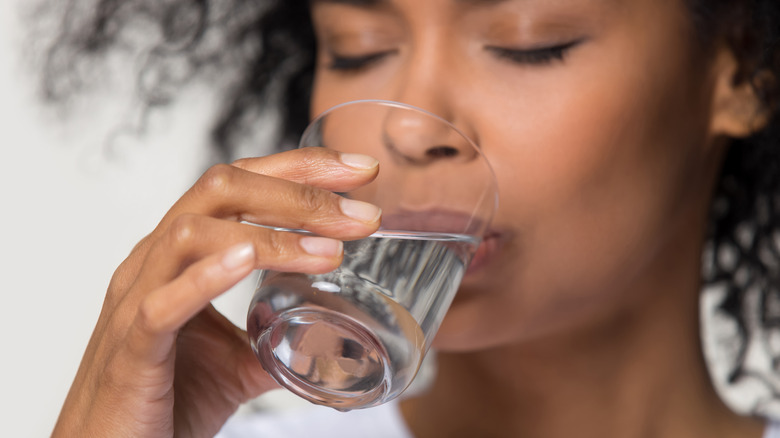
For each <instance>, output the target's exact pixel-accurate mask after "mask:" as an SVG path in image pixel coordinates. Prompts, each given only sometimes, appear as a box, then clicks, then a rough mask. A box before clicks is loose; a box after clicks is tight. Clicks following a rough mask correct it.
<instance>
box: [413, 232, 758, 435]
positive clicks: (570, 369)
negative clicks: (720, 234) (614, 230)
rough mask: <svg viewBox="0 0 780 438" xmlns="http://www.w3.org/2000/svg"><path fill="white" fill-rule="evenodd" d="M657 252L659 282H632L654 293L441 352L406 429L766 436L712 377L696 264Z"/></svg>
mask: <svg viewBox="0 0 780 438" xmlns="http://www.w3.org/2000/svg"><path fill="white" fill-rule="evenodd" d="M692 251H698V247H697V248H693V250H692ZM696 254H697V253H696V252H693V255H694V256H693V257H690V256H688V257H687V259H688V260H693V261H696V262H697V261H698V255H696ZM658 259H659V260H662V262H659V263H662V264H665V265H666V266H658V267H657V268H660V269H658V270H653V272H662V273H665V274H666V275H664V276H663V278H664V280H663V283H664V284H663V285H660V284H657V283H655V282H651V281H643V282H641V283H639V284H645V285H652V288H650V289H648V290H646V291H642V292H643V293H641V294H638V295H637V296H642V297H646V298H645V299H643V300H641V302H636V303H632V304H631V306H630V307H629V308H628V309H625V311H624V312H622V313H621V314H620V315H619V316H611V317H604V318H600V319H599V320H597V321H591V322H590V323H589V324H587V326H586V327H585V328H583V327H578V329H577V330H576V333H566V334H556V335H554V336H549V337H546V338H544V339H543V340H537V341H530V342H523V343H518V344H517V345H511V346H504V347H501V348H496V349H491V350H485V351H479V352H471V353H460V354H456V353H440V354H439V355H438V363H439V368H438V377H437V379H436V381H435V382H434V383H433V386H432V387H431V389H430V390H429V391H428V392H426V393H425V394H424V395H422V396H420V397H417V398H414V399H410V400H407V401H405V402H404V403H402V412H403V414H404V416H405V417H406V419H407V421H408V423H409V426H410V428H411V429H412V430H413V431H414V432H415V435H416V436H418V437H420V438H423V437H426V436H452V437H458V436H495V437H500V436H513V437H524V438H536V437H544V438H557V437H575V436H576V437H578V438H579V437H582V438H587V437H594V438H595V437H599V438H610V437H625V438H633V437H637V438H640V437H641V438H652V437H667V438H668V437H693V436H707V437H741V438H759V437H761V436H762V433H763V432H762V431H763V424H762V422H760V421H758V420H756V419H750V418H743V417H739V416H737V415H736V414H734V413H732V412H731V411H730V410H729V409H728V408H727V407H726V406H725V405H724V404H723V403H722V402H721V400H720V398H719V397H718V395H717V394H716V393H715V390H714V389H713V386H712V383H711V381H710V378H709V374H708V372H707V367H706V364H705V360H704V358H703V354H702V353H701V343H700V328H699V321H698V318H697V317H692V315H698V312H699V311H698V299H699V294H698V291H699V271H698V263H696V262H692V263H689V264H688V265H687V266H686V265H681V264H680V257H670V258H662V257H659V258H658ZM453 382H457V383H453Z"/></svg>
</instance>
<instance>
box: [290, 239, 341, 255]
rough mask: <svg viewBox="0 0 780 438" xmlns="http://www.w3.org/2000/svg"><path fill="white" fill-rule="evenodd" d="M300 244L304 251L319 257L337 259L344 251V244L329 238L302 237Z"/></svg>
mask: <svg viewBox="0 0 780 438" xmlns="http://www.w3.org/2000/svg"><path fill="white" fill-rule="evenodd" d="M298 243H299V245H301V248H303V250H304V251H306V252H307V253H309V254H311V255H313V256H318V257H336V256H338V255H339V254H341V251H342V250H343V249H344V242H342V241H340V240H335V239H328V238H327V237H309V236H307V237H301V239H300V240H299V241H298Z"/></svg>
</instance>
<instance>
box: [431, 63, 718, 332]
mask: <svg viewBox="0 0 780 438" xmlns="http://www.w3.org/2000/svg"><path fill="white" fill-rule="evenodd" d="M623 53H625V52H623ZM629 53H630V52H629ZM645 53H647V51H645ZM599 65H600V68H598V69H596V68H594V69H593V71H587V70H580V71H578V72H577V75H576V76H572V77H570V78H568V79H567V80H563V79H562V78H561V80H559V81H558V84H559V86H558V87H557V88H556V89H555V90H550V89H549V87H548V88H547V89H546V90H545V92H544V94H542V93H540V94H538V95H533V92H531V93H529V95H527V96H524V97H525V99H526V101H530V102H534V104H533V105H524V104H522V103H520V102H519V101H518V100H516V101H514V102H513V103H512V104H511V105H508V106H506V105H505V106H503V107H501V108H499V110H498V111H495V112H494V113H492V117H489V118H488V117H485V118H484V119H482V121H481V122H480V123H484V125H483V126H502V127H504V129H501V130H497V129H495V130H492V131H491V130H490V129H483V130H482V133H483V134H484V135H483V136H482V142H483V147H484V148H485V151H486V153H487V155H488V158H489V159H490V160H491V162H492V163H493V164H494V167H495V170H496V173H497V174H498V175H499V179H500V185H501V191H502V199H501V205H502V210H501V212H500V213H499V218H498V219H497V222H500V223H499V225H501V226H506V227H511V229H513V230H515V232H516V233H517V234H516V235H517V239H516V240H515V241H514V242H513V244H512V245H510V246H509V247H507V248H506V253H505V257H504V260H505V261H504V262H503V265H502V266H500V267H498V268H497V270H498V271H500V273H498V274H496V275H492V278H493V279H492V280H486V283H485V284H483V285H482V286H480V288H481V289H482V288H484V289H490V290H486V291H485V293H484V294H485V295H486V296H487V294H495V295H493V296H499V297H500V299H494V300H493V301H492V302H489V301H488V300H484V301H479V300H476V299H475V300H473V302H472V305H471V306H462V307H461V309H458V308H455V307H454V308H453V312H452V316H453V320H452V321H451V322H452V325H450V324H449V323H448V324H447V325H445V326H444V328H443V330H442V332H443V333H444V336H443V338H442V340H441V342H442V345H445V346H446V345H447V344H448V341H447V338H448V336H447V335H446V334H447V331H446V330H445V329H448V330H449V328H448V327H456V326H460V327H463V326H468V325H469V321H471V322H472V323H473V321H476V320H478V315H480V314H482V315H484V314H492V315H494V316H495V318H491V320H490V321H488V322H486V323H480V324H481V327H482V328H483V329H484V332H482V333H481V334H477V331H473V332H471V334H470V335H469V336H470V337H472V340H473V341H474V342H475V343H479V342H484V339H493V340H494V341H495V342H500V338H501V337H506V338H507V339H508V338H509V337H512V336H518V333H523V336H533V335H534V334H538V333H539V332H546V331H549V330H553V329H555V328H556V327H557V328H560V327H562V326H567V325H569V324H574V323H575V321H582V319H587V318H589V317H593V316H595V315H597V314H603V313H604V312H611V311H615V310H617V308H618V307H620V306H624V305H626V303H627V301H629V300H635V299H639V298H641V297H637V296H636V295H637V294H638V293H639V292H635V291H636V290H637V289H635V288H633V287H631V284H632V282H633V281H636V279H637V278H638V276H640V275H645V274H646V273H647V270H648V269H647V268H648V267H649V266H650V265H651V264H652V263H653V259H654V258H655V257H658V254H659V251H660V248H661V247H662V246H663V245H665V244H666V243H667V242H668V241H669V239H670V236H671V233H672V232H673V231H672V230H674V229H675V228H676V224H678V223H683V222H686V223H687V219H689V218H690V217H692V216H691V215H700V214H701V211H698V210H696V209H695V208H693V209H692V208H691V206H693V205H696V206H697V207H698V201H697V200H698V199H701V198H702V197H703V196H706V193H707V187H706V184H703V183H705V182H706V181H705V179H706V178H705V175H707V169H703V163H705V162H706V160H705V157H704V156H703V155H704V153H705V151H704V149H705V148H703V147H702V145H703V142H704V138H705V135H706V126H707V123H706V117H704V115H706V114H707V108H708V102H707V101H706V99H703V98H702V95H703V94H702V93H701V90H702V88H703V87H702V85H701V83H696V78H700V77H701V76H700V75H699V74H698V73H697V72H694V71H692V70H691V67H690V66H689V62H688V61H687V57H686V56H684V54H682V53H680V54H679V56H678V57H677V58H671V57H667V58H666V63H665V65H664V66H659V65H656V64H655V63H654V57H653V56H649V57H645V58H640V57H639V56H637V57H636V58H635V59H631V58H630V57H624V58H623V59H621V60H620V61H615V62H612V63H610V62H609V60H607V59H605V60H602V61H601V62H600V63H599ZM495 101H496V102H501V100H499V99H496V100H495ZM504 101H506V99H504ZM497 105H500V104H497ZM507 114H511V117H506V116H504V115H507ZM502 117H503V118H502ZM491 119H492V120H491ZM691 235H693V236H694V237H695V236H696V233H695V230H693V231H692V233H691ZM626 291H631V292H630V293H628V294H627V293H626ZM476 295H479V294H476ZM448 318H449V316H448ZM491 321H492V322H491ZM506 321H513V324H514V325H515V327H514V328H513V329H509V330H508V327H507V323H506ZM472 327H473V325H472ZM452 330H453V333H455V330H457V329H455V328H453V329H452ZM491 333H492V334H491ZM497 333H498V335H496V334H497ZM456 338H458V336H453V337H452V338H451V339H456ZM480 339H482V340H480ZM459 345H461V346H462V345H465V343H463V344H459Z"/></svg>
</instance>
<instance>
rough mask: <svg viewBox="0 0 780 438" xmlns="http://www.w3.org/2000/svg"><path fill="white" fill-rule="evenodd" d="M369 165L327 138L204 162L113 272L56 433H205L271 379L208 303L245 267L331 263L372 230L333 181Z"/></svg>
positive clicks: (365, 210)
mask: <svg viewBox="0 0 780 438" xmlns="http://www.w3.org/2000/svg"><path fill="white" fill-rule="evenodd" d="M377 170H378V169H377V162H376V161H375V160H373V159H371V158H369V157H365V156H361V155H351V154H348V155H340V154H338V153H336V152H334V151H330V150H327V149H324V148H307V149H297V150H293V151H289V152H285V153H281V154H277V155H271V156H268V157H263V158H255V159H245V160H240V161H237V162H235V163H233V164H232V165H217V166H215V167H212V168H211V169H209V170H208V171H207V172H206V173H205V174H204V175H203V177H201V178H200V179H199V180H198V182H197V183H196V184H195V185H194V186H193V187H192V188H191V189H190V190H189V191H187V193H186V194H184V196H183V197H182V198H181V199H180V200H179V201H178V202H177V203H176V204H175V205H174V206H173V207H172V208H171V210H170V211H169V212H168V213H167V214H166V216H165V217H164V218H163V220H162V221H161V222H160V224H159V225H158V226H157V228H156V229H155V230H154V231H153V232H152V233H151V234H150V235H148V236H147V237H146V238H144V239H143V240H142V241H141V242H140V243H139V244H138V245H137V246H136V248H135V249H134V250H133V251H132V253H131V254H130V256H129V257H128V258H127V259H126V260H125V261H124V262H123V263H122V265H121V266H120V267H119V268H118V269H117V271H116V272H115V274H114V276H113V278H112V280H111V284H110V286H109V289H108V293H107V295H106V299H105V302H104V305H103V310H102V312H101V315H100V318H99V320H98V322H97V326H96V328H95V331H94V332H93V334H92V338H91V339H90V342H89V345H88V346H87V350H86V352H85V354H84V357H83V359H82V362H81V366H80V368H79V371H78V373H77V375H76V378H75V381H74V383H73V386H72V387H71V389H70V392H69V394H68V397H67V400H66V401H65V405H64V406H63V409H62V412H61V413H60V418H59V420H58V422H57V426H56V428H55V431H54V436H63V437H76V436H107V437H108V436H110V437H120V436H129V437H163V436H166V437H170V436H176V435H179V436H213V435H214V434H215V433H216V432H217V431H218V430H219V429H220V427H221V426H222V424H223V423H224V422H225V421H226V420H227V418H228V417H229V416H230V415H231V414H232V413H233V412H234V411H235V409H236V408H237V407H238V406H239V404H241V403H243V402H245V401H247V400H249V399H251V398H253V397H256V396H258V395H260V394H262V393H263V392H265V391H267V390H269V389H272V388H274V387H275V383H274V382H273V381H272V380H271V379H270V378H269V377H268V376H267V375H266V374H265V373H264V371H263V370H262V368H261V367H260V365H259V363H258V362H257V360H256V359H255V357H254V354H253V353H252V351H251V349H250V346H249V343H248V340H247V336H246V333H244V332H243V331H242V330H240V329H238V328H237V327H235V326H234V325H233V324H231V323H230V322H229V321H228V320H227V319H226V318H224V317H223V316H222V315H220V314H219V313H218V312H217V311H216V310H215V309H214V308H213V307H212V306H211V305H210V304H209V302H210V301H211V300H212V299H213V298H215V297H217V296H218V295H220V294H221V293H223V292H225V291H226V290H228V289H229V288H230V287H232V286H233V285H235V284H236V283H237V282H238V281H240V280H241V279H242V278H244V277H245V276H246V275H247V274H249V273H250V272H251V271H252V270H253V269H266V268H267V269H277V270H287V271H295V272H308V273H324V272H328V271H330V270H333V269H335V268H336V267H337V266H338V265H339V263H340V262H341V258H342V248H343V245H342V242H341V240H348V239H356V238H361V237H365V236H367V235H369V234H371V233H372V232H374V231H375V230H376V229H377V228H378V226H379V217H380V212H379V210H378V209H377V208H376V207H374V206H372V205H369V204H365V203H360V202H357V201H349V200H345V199H343V198H341V197H339V196H337V195H336V194H334V193H332V192H334V191H342V192H343V191H348V190H351V189H354V188H357V187H360V186H361V185H364V184H366V183H368V182H370V181H371V180H372V179H373V178H374V177H375V176H376V173H377ZM242 221H247V222H251V223H257V224H263V225H270V226H277V227H285V228H303V229H306V230H309V231H312V232H314V233H316V234H317V235H319V236H324V237H307V236H300V235H298V234H292V233H285V232H279V231H273V230H270V229H267V228H261V227H256V226H252V225H247V224H243V223H241V222H242Z"/></svg>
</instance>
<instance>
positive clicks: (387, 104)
mask: <svg viewBox="0 0 780 438" xmlns="http://www.w3.org/2000/svg"><path fill="white" fill-rule="evenodd" d="M363 104H371V105H380V106H385V107H392V108H399V109H403V110H411V111H415V112H418V113H421V114H423V115H425V116H427V117H431V118H433V119H434V120H437V121H439V122H441V123H444V124H445V125H447V126H448V127H449V128H450V129H452V130H453V131H455V132H456V133H457V134H458V135H460V136H461V137H463V139H465V140H466V142H467V143H468V144H469V145H471V147H472V148H473V149H474V151H476V153H477V154H478V155H479V156H480V157H481V158H482V162H483V164H484V165H485V167H486V168H487V171H488V174H489V175H490V180H491V181H490V182H491V186H492V189H493V193H494V200H493V209H492V210H493V211H492V214H491V217H492V216H493V215H494V214H495V212H496V211H497V210H498V199H499V197H498V179H497V178H496V172H495V171H494V170H493V166H492V165H491V164H490V161H488V159H487V157H486V156H485V153H484V152H483V151H482V148H481V147H480V146H479V145H478V144H477V143H476V142H475V141H474V140H472V139H471V137H469V136H468V135H466V134H465V133H464V132H463V131H461V130H460V129H459V128H458V127H457V126H455V125H454V124H453V123H452V122H450V121H449V120H447V119H445V118H444V117H442V116H440V115H438V114H435V113H432V112H430V111H428V110H425V109H422V108H420V107H417V106H414V105H411V104H408V103H404V102H397V101H393V100H385V99H358V100H350V101H347V102H342V103H339V104H337V105H334V106H332V107H330V108H328V109H326V110H325V111H322V112H321V113H319V114H318V115H317V116H315V117H313V118H312V119H311V120H309V123H308V125H306V129H304V130H303V133H301V136H300V140H299V142H298V147H299V148H301V147H306V145H304V144H303V139H304V138H307V137H308V135H309V132H310V131H311V130H312V129H315V125H316V122H317V121H319V120H322V119H323V118H325V117H326V116H327V115H328V114H330V113H332V112H334V111H337V110H339V109H340V108H343V107H347V106H357V105H363Z"/></svg>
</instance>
